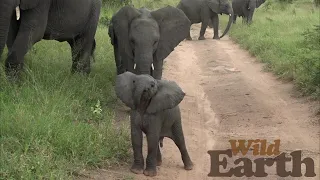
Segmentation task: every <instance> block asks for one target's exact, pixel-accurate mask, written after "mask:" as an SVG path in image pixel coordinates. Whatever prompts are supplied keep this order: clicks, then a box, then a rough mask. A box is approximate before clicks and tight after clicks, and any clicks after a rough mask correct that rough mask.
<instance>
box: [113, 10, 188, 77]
mask: <svg viewBox="0 0 320 180" xmlns="http://www.w3.org/2000/svg"><path fill="white" fill-rule="evenodd" d="M190 26H191V23H190V21H189V19H188V18H187V17H186V15H185V14H184V13H183V12H182V11H181V10H179V9H177V8H174V7H172V6H167V7H164V8H161V9H158V10H155V11H149V10H147V9H146V8H141V9H136V8H134V7H132V6H124V7H123V8H121V9H120V10H119V11H118V12H117V13H115V14H114V15H113V17H112V19H111V24H110V26H109V36H110V39H111V44H112V45H113V47H114V56H115V62H116V66H117V74H121V73H123V72H125V71H130V72H133V73H135V74H149V75H152V76H153V77H154V78H156V79H161V77H162V66H163V60H164V59H165V58H166V57H167V56H168V55H169V54H170V53H171V52H172V51H173V50H174V48H175V47H176V46H177V45H178V44H179V43H180V42H181V41H183V40H184V39H185V38H186V37H187V35H188V32H189V30H190ZM134 64H136V66H135V65H134ZM152 64H153V66H154V70H152V68H151V67H152ZM134 67H136V68H134Z"/></svg>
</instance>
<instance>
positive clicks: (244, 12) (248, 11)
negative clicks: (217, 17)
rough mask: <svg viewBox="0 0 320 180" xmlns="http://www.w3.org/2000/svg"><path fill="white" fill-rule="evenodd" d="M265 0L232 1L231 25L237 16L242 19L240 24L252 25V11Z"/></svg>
mask: <svg viewBox="0 0 320 180" xmlns="http://www.w3.org/2000/svg"><path fill="white" fill-rule="evenodd" d="M265 1H266V0H232V8H233V12H234V15H233V23H234V24H236V20H237V16H241V17H242V20H243V21H242V22H245V23H247V24H251V23H252V17H253V13H254V10H255V9H256V8H258V7H260V6H261V4H263V3H264V2H265Z"/></svg>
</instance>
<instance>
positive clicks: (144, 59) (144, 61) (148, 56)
mask: <svg viewBox="0 0 320 180" xmlns="http://www.w3.org/2000/svg"><path fill="white" fill-rule="evenodd" d="M146 51H147V52H143V53H140V52H138V51H137V52H135V54H136V57H135V64H134V69H135V72H136V73H137V74H148V75H152V74H151V72H152V67H153V63H152V62H153V55H152V49H149V50H146Z"/></svg>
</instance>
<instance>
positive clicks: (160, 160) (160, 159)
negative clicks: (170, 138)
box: [157, 145, 162, 166]
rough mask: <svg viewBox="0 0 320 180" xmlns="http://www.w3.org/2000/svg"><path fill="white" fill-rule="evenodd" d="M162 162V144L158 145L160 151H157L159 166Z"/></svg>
mask: <svg viewBox="0 0 320 180" xmlns="http://www.w3.org/2000/svg"><path fill="white" fill-rule="evenodd" d="M161 164H162V156H161V151H160V145H158V151H157V166H161Z"/></svg>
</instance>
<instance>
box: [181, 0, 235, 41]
mask: <svg viewBox="0 0 320 180" xmlns="http://www.w3.org/2000/svg"><path fill="white" fill-rule="evenodd" d="M177 8H179V9H181V10H182V11H183V12H184V13H185V14H186V15H187V17H188V18H189V20H190V21H191V24H196V23H200V22H201V30H200V36H199V38H198V39H199V40H204V39H205V37H204V34H205V31H206V28H207V26H208V25H209V26H210V24H212V26H213V33H214V36H213V39H220V38H222V37H223V36H224V35H226V34H227V32H228V31H229V29H230V27H231V24H232V16H233V11H232V7H231V4H230V3H229V1H228V0H181V1H180V2H179V4H178V5H177ZM222 13H223V14H227V15H229V22H228V25H227V27H226V29H225V30H224V32H223V34H222V35H221V36H220V37H219V31H218V30H219V16H218V14H222ZM210 21H211V22H210ZM187 40H192V38H191V35H190V32H189V36H188V37H187Z"/></svg>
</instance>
